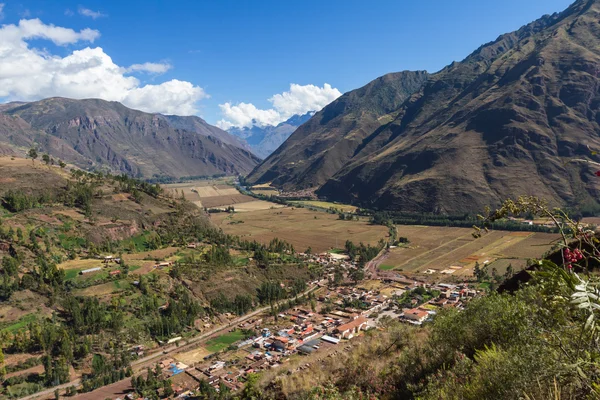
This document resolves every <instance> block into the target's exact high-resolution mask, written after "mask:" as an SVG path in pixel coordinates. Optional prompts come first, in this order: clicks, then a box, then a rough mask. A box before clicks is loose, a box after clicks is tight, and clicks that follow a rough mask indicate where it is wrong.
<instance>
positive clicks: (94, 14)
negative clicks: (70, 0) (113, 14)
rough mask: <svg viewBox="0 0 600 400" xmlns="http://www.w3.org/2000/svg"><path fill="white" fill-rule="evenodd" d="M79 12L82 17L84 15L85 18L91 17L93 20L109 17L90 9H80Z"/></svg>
mask: <svg viewBox="0 0 600 400" xmlns="http://www.w3.org/2000/svg"><path fill="white" fill-rule="evenodd" d="M77 12H78V13H79V14H80V15H83V16H84V17H90V18H92V19H96V18H102V17H108V15H107V14H103V13H101V12H100V11H93V10H90V9H89V8H85V7H79V9H78V10H77Z"/></svg>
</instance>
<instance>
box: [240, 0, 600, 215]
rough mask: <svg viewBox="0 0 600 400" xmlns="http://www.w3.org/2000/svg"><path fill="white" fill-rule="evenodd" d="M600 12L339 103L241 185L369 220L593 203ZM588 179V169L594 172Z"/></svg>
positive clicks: (597, 5) (400, 77)
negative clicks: (356, 209) (518, 204)
mask: <svg viewBox="0 0 600 400" xmlns="http://www.w3.org/2000/svg"><path fill="white" fill-rule="evenodd" d="M598 21H600V1H599V0H578V1H576V2H575V3H574V4H572V5H571V6H570V7H569V8H567V9H566V10H565V11H563V12H561V13H555V14H553V15H546V16H543V17H542V18H540V19H538V20H537V21H534V22H532V23H530V24H528V25H526V26H523V27H522V28H520V29H519V30H517V31H515V32H511V33H508V34H504V35H502V36H500V37H498V38H497V39H496V40H495V41H493V42H491V43H487V44H485V45H483V46H481V47H480V48H479V49H477V50H476V51H474V52H473V53H472V54H470V55H469V56H468V57H467V58H465V59H464V60H463V61H461V62H453V63H452V64H450V65H448V66H447V67H445V68H444V69H442V70H441V71H439V72H437V73H434V74H427V73H426V72H401V73H394V74H388V75H385V76H383V77H380V78H378V79H376V80H374V81H372V82H370V83H369V84H367V85H366V86H364V87H362V88H360V89H357V90H354V91H351V92H349V93H346V94H345V95H343V96H342V97H340V98H339V99H338V100H336V101H334V102H333V103H331V104H330V105H328V106H327V107H325V108H324V109H323V110H321V111H320V112H318V113H316V114H315V115H314V116H313V117H312V118H311V119H310V120H309V121H308V122H307V123H305V124H304V125H302V126H301V127H300V128H299V129H297V130H296V131H295V132H294V133H293V134H292V135H291V136H290V138H289V139H288V140H287V141H286V142H285V143H284V144H283V145H282V146H281V147H280V148H279V149H277V151H275V152H274V153H273V154H271V155H270V156H269V157H268V158H267V159H266V160H265V161H264V162H263V163H261V164H260V165H259V166H258V167H257V168H255V169H254V171H253V172H252V173H251V174H250V175H249V177H248V181H249V182H250V183H267V182H271V183H272V184H273V185H274V186H278V187H280V188H284V189H286V190H298V189H306V188H312V189H314V190H315V192H316V193H317V194H318V195H319V196H320V197H324V198H327V199H330V200H336V201H341V202H351V203H353V204H356V205H361V206H364V207H369V208H372V209H391V210H405V211H419V212H440V213H453V212H464V211H475V210H477V211H479V210H482V209H483V208H484V207H485V206H487V205H490V206H494V205H497V204H499V203H500V202H501V201H502V200H503V199H505V198H509V197H515V196H518V195H536V196H539V197H542V198H545V199H546V200H547V201H549V202H550V203H551V204H557V205H558V204H560V205H565V204H567V205H571V206H584V205H586V204H594V205H596V204H597V199H598V198H600V197H599V195H600V184H599V181H598V178H597V177H596V176H595V175H594V171H595V169H594V168H593V167H591V166H590V165H589V164H587V163H581V162H570V161H571V160H572V159H573V158H583V157H590V158H591V159H593V160H595V161H599V159H598V156H595V155H593V154H594V153H593V152H590V150H589V149H590V148H591V149H600V125H599V123H600V93H599V88H600V79H599V77H600V24H599V22H598ZM596 169H597V168H596Z"/></svg>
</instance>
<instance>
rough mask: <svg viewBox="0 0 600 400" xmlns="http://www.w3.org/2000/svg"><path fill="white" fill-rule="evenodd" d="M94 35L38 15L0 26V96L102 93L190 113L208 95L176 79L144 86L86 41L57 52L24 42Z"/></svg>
mask: <svg viewBox="0 0 600 400" xmlns="http://www.w3.org/2000/svg"><path fill="white" fill-rule="evenodd" d="M99 36H100V33H99V32H98V31H96V30H92V29H83V30H81V31H79V32H77V31H74V30H72V29H69V28H63V27H57V26H54V25H46V24H44V23H42V22H41V21H40V20H39V19H31V20H21V21H20V22H19V24H18V25H3V26H2V27H0V59H1V60H2V63H0V98H3V99H5V100H7V101H12V100H24V101H31V100H39V99H41V98H46V97H53V96H62V97H70V98H76V99H82V98H101V99H105V100H113V101H119V102H122V103H124V104H125V105H127V106H129V107H132V108H135V109H139V110H142V111H147V112H162V113H170V114H180V115H191V114H196V113H197V111H198V110H197V102H198V101H199V100H201V99H203V98H206V97H208V96H207V94H206V93H205V92H204V90H203V89H202V88H201V87H199V86H195V85H193V84H191V83H189V82H183V81H179V80H171V81H167V82H164V83H161V84H157V85H145V86H144V85H142V84H141V82H140V81H139V80H138V79H137V78H136V77H134V76H128V75H127V73H128V68H126V67H122V66H119V65H117V64H115V63H114V62H113V60H112V58H111V57H110V56H109V55H108V54H106V53H105V52H104V50H103V49H102V48H101V47H94V48H92V47H85V48H82V49H79V50H74V51H72V52H71V53H70V54H67V55H66V56H64V57H61V56H58V55H55V54H51V53H49V52H48V51H47V50H40V49H37V48H31V47H30V46H29V43H28V42H27V40H29V39H45V40H50V41H52V42H53V43H55V44H57V45H67V44H70V45H74V44H78V43H82V42H88V43H91V42H93V41H94V40H96V39H97V38H98V37H99ZM137 65H139V66H140V67H135V68H134V69H133V71H164V70H165V68H166V64H153V63H142V64H137ZM159 65H161V66H159ZM132 67H133V66H132ZM132 67H129V68H132ZM169 67H170V66H169Z"/></svg>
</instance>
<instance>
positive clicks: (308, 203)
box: [292, 200, 356, 213]
mask: <svg viewBox="0 0 600 400" xmlns="http://www.w3.org/2000/svg"><path fill="white" fill-rule="evenodd" d="M292 204H299V205H302V206H305V207H318V208H324V209H327V210H329V209H334V210H338V211H341V212H347V213H353V212H355V211H356V206H351V205H349V204H338V203H331V202H328V201H317V200H302V201H294V202H293V203H292Z"/></svg>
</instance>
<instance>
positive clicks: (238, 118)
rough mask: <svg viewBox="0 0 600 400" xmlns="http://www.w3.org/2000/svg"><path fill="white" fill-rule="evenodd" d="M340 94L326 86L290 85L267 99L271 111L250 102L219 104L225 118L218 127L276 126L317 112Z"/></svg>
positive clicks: (328, 85)
mask: <svg viewBox="0 0 600 400" xmlns="http://www.w3.org/2000/svg"><path fill="white" fill-rule="evenodd" d="M341 95H342V93H341V92H340V91H339V90H337V89H336V88H332V87H331V85H330V84H328V83H326V84H324V85H323V87H319V86H315V85H298V84H295V83H292V84H291V85H290V90H289V91H287V92H283V93H279V94H276V95H274V96H273V97H271V98H270V99H269V101H270V102H271V103H272V104H273V108H270V109H268V110H261V109H259V108H256V107H255V106H254V105H253V104H251V103H239V104H236V105H232V104H231V103H225V104H220V105H219V107H220V108H221V113H222V114H223V117H224V118H223V119H222V120H220V121H219V122H217V126H219V127H220V128H222V129H229V128H231V127H238V128H243V127H246V128H250V127H252V126H253V125H257V126H266V125H277V124H280V123H281V122H283V121H285V120H287V119H289V118H290V117H292V116H293V115H296V114H306V113H307V112H309V111H320V110H321V109H322V108H323V107H325V106H326V105H328V104H329V103H331V102H332V101H333V100H335V99H337V98H338V97H340V96H341Z"/></svg>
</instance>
